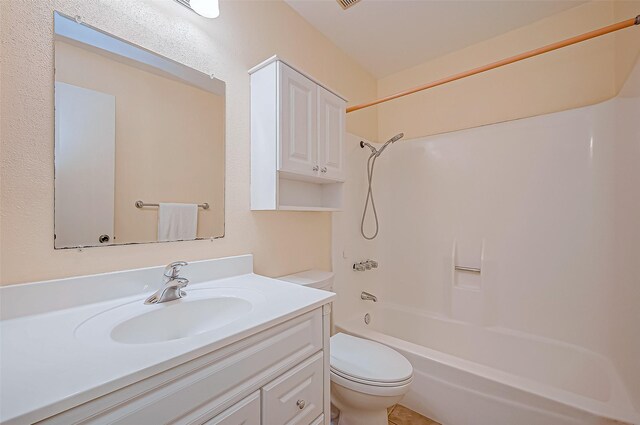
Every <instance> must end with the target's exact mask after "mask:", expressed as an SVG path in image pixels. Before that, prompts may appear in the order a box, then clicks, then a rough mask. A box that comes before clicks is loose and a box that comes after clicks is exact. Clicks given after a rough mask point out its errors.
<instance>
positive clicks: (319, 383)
mask: <svg viewBox="0 0 640 425" xmlns="http://www.w3.org/2000/svg"><path fill="white" fill-rule="evenodd" d="M323 364H324V363H323V354H322V352H319V353H316V354H315V355H313V356H312V357H310V358H309V359H307V360H305V361H304V362H302V363H301V364H299V365H298V366H296V367H294V368H293V369H291V370H290V371H288V372H286V373H285V374H284V375H282V376H280V377H279V378H277V379H276V380H274V381H273V382H271V383H269V384H267V385H266V386H264V387H263V388H262V423H263V424H268V425H281V424H282V425H284V424H287V425H308V424H310V423H312V422H313V420H314V419H316V418H317V417H318V416H319V415H320V414H322V409H323V390H324V386H323Z"/></svg>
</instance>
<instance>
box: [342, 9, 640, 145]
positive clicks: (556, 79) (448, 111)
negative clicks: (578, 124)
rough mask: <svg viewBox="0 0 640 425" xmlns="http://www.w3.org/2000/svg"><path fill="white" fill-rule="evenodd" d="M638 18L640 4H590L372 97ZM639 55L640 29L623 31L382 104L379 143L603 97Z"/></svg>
mask: <svg viewBox="0 0 640 425" xmlns="http://www.w3.org/2000/svg"><path fill="white" fill-rule="evenodd" d="M639 13H640V2H639V1H615V2H614V1H611V0H605V1H593V2H589V3H586V4H583V5H581V6H577V7H575V8H572V9H569V10H567V11H565V12H562V13H559V14H557V15H554V16H551V17H549V18H545V19H542V20H540V21H537V22H535V23H533V24H530V25H527V26H524V27H522V28H518V29H516V30H514V31H510V32H508V33H505V34H502V35H500V36H498V37H494V38H492V39H490V40H487V41H483V42H481V43H477V44H475V45H472V46H469V47H467V48H465V49H462V50H459V51H456V52H453V53H450V54H448V55H445V56H443V57H441V58H438V59H435V60H432V61H429V62H426V63H424V64H421V65H418V66H416V67H413V68H410V69H407V70H404V71H401V72H398V73H396V74H393V75H391V76H389V77H385V78H383V79H380V80H379V81H378V95H379V96H386V95H389V94H391V93H395V92H398V91H401V90H405V89H408V88H411V87H414V86H418V85H421V84H425V83H427V82H429V81H434V80H437V79H440V78H444V77H446V76H449V75H451V74H454V73H458V72H462V71H465V70H468V69H472V68H475V67H477V66H481V65H485V64H487V63H490V62H493V61H496V60H499V59H503V58H505V57H508V56H512V55H515V54H518V53H521V52H524V51H527V50H530V49H534V48H537V47H540V46H543V45H546V44H549V43H553V42H555V41H558V40H562V39H565V38H568V37H571V36H574V35H577V34H581V33H584V32H587V31H590V30H593V29H596V28H599V27H601V26H605V25H609V24H612V23H614V22H618V21H621V20H623V19H628V18H631V17H633V16H635V15H637V14H639ZM431 42H437V40H432V41H431ZM639 50H640V30H638V29H637V28H635V29H633V28H629V29H625V30H623V31H621V32H618V33H616V35H607V36H604V37H601V38H598V39H594V40H590V41H587V42H585V43H582V44H579V45H574V46H571V47H567V48H564V49H561V50H558V51H555V52H551V53H548V54H545V55H542V56H538V57H535V58H531V59H527V60H525V61H522V62H518V63H515V64H512V65H508V66H505V67H503V68H499V69H495V70H492V71H489V72H486V73H484V74H481V75H476V76H473V77H469V78H466V79H464V80H460V81H456V82H453V83H450V84H447V85H445V86H441V87H436V88H434V89H430V90H427V91H424V92H421V93H418V94H414V95H412V96H407V97H404V98H402V99H398V100H394V101H391V102H388V103H385V104H383V105H381V106H379V109H378V114H379V127H378V129H379V139H380V140H382V139H384V138H387V137H390V136H391V135H393V134H396V133H398V132H400V131H403V132H404V133H405V135H406V137H409V138H413V137H420V136H425V135H431V134H438V133H443V132H447V131H455V130H460V129H464V128H472V127H477V126H480V125H486V124H491V123H496V122H502V121H508V120H513V119H518V118H524V117H530V116H535V115H540V114H546V113H550V112H556V111H562V110H566V109H571V108H576V107H580V106H585V105H591V104H593V103H597V102H600V101H603V100H606V99H609V98H611V97H613V96H614V95H615V94H616V93H617V92H618V90H619V89H620V87H621V86H622V84H623V83H624V79H625V77H626V75H627V74H628V73H629V71H630V69H631V67H632V65H633V63H634V62H635V58H636V57H637V56H638V51H639ZM356 114H358V112H354V113H352V114H350V115H356Z"/></svg>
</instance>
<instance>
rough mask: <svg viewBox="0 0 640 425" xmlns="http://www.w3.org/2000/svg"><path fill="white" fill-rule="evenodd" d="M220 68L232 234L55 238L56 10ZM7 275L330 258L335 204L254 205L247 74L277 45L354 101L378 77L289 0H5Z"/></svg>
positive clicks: (282, 269)
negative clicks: (212, 3)
mask: <svg viewBox="0 0 640 425" xmlns="http://www.w3.org/2000/svg"><path fill="white" fill-rule="evenodd" d="M54 10H58V11H60V12H62V13H64V14H67V15H72V16H73V15H81V16H82V17H83V19H84V20H85V21H86V22H87V23H89V24H91V25H94V26H96V27H98V28H101V29H103V30H105V31H107V32H110V33H112V34H114V35H116V36H118V37H122V38H125V39H128V40H130V41H132V42H133V43H136V44H139V45H141V46H143V47H145V48H148V49H150V50H153V51H155V52H158V53H160V54H162V55H165V56H167V57H169V58H171V59H174V60H177V61H179V62H182V63H185V64H187V65H189V66H191V67H193V68H196V69H199V70H201V71H203V72H206V73H213V74H215V75H216V76H217V77H218V78H220V79H222V80H224V81H226V83H227V107H226V113H227V131H226V147H227V151H226V163H227V171H226V217H225V221H226V232H225V233H226V235H225V237H224V238H223V239H218V240H215V241H213V242H210V241H194V242H178V243H166V244H151V245H133V246H120V247H102V248H90V249H85V250H84V251H82V252H78V251H77V250H62V251H60V250H58V251H56V250H54V249H53V11H54ZM0 19H1V22H0V27H1V31H2V45H1V50H0V56H1V58H2V64H1V70H2V74H1V81H0V96H1V105H0V106H1V108H2V109H1V112H2V114H1V117H0V134H1V150H0V158H1V159H0V161H1V173H0V179H1V181H2V187H1V197H0V209H1V217H2V219H1V222H0V233H1V235H2V239H1V240H0V244H1V246H0V256H1V258H0V283H2V284H11V283H18V282H26V281H33V280H41V279H50V278H56V277H64V276H70V275H80V274H87V273H98V272H104V271H110V270H116V269H124V268H131V267H143V266H149V265H157V264H164V263H168V262H170V261H174V260H178V259H185V260H196V259H203V258H214V257H223V256H228V255H235V254H243V253H253V254H254V255H255V265H256V271H257V272H259V273H262V274H266V275H271V276H275V275H280V274H284V273H289V272H295V271H298V270H302V269H305V268H310V267H319V268H325V269H329V268H330V267H331V262H330V246H331V231H330V226H331V223H330V220H331V217H330V215H329V214H328V213H304V212H299V213H297V212H251V211H250V209H249V208H250V207H249V184H250V163H249V161H250V160H249V158H250V126H249V93H250V92H249V90H250V87H249V75H248V74H247V70H248V69H249V68H250V67H252V66H253V65H255V64H257V63H259V62H260V61H262V60H263V59H265V58H267V57H269V56H271V55H273V54H276V53H277V54H280V55H282V56H283V57H284V58H286V59H288V60H290V61H291V62H292V63H293V64H296V65H297V66H299V67H300V68H302V69H304V70H305V71H306V72H308V73H310V74H312V75H313V76H314V77H316V78H318V79H319V80H321V81H323V82H326V84H327V85H329V86H330V87H332V88H334V89H335V90H336V91H338V92H339V93H341V94H343V95H344V96H346V97H347V98H348V99H349V100H351V101H352V103H353V102H360V101H364V100H367V99H370V98H372V97H374V96H375V93H376V82H375V80H374V79H373V77H371V76H370V75H369V74H368V73H366V72H365V71H363V70H362V68H361V67H360V66H359V65H357V64H356V63H355V62H354V61H353V60H351V59H350V58H349V57H347V56H346V55H345V54H344V53H343V52H342V51H341V50H339V49H338V48H336V47H335V46H334V45H333V44H332V43H330V42H329V41H328V40H327V39H326V38H325V37H323V36H322V35H320V34H319V33H318V32H317V31H315V30H314V29H313V28H312V27H311V26H310V25H309V24H307V23H306V21H304V20H303V19H302V18H301V17H300V16H299V15H297V14H296V13H295V12H294V11H293V10H292V9H291V8H289V7H288V6H287V5H286V4H284V3H282V2H281V1H233V2H222V3H221V16H220V18H218V19H215V20H208V19H204V18H201V17H199V16H197V15H195V14H194V13H192V12H190V11H189V10H187V9H185V8H184V7H182V6H180V5H178V4H177V3H176V2H175V1H173V0H157V1H153V0H144V1H134V2H132V1H128V0H127V1H124V0H90V1H88V0H82V1H80V0H78V1H72V0H69V1H67V0H60V1H51V0H34V1H17V2H9V1H3V2H0ZM347 127H348V129H349V131H351V132H354V133H358V134H362V135H366V136H368V137H370V138H375V133H376V111H373V110H372V111H367V112H366V113H364V114H359V115H358V116H353V117H349V120H348V122H347Z"/></svg>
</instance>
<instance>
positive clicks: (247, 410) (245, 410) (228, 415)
mask: <svg viewBox="0 0 640 425" xmlns="http://www.w3.org/2000/svg"><path fill="white" fill-rule="evenodd" d="M202 425H260V391H256V392H255V393H253V394H251V395H250V396H249V397H247V398H245V399H244V400H242V401H240V402H238V403H236V404H234V405H233V406H231V407H230V408H228V409H227V410H225V411H224V412H222V413H220V414H219V415H218V416H216V417H215V418H213V419H211V420H209V421H207V422H205V423H204V424H202Z"/></svg>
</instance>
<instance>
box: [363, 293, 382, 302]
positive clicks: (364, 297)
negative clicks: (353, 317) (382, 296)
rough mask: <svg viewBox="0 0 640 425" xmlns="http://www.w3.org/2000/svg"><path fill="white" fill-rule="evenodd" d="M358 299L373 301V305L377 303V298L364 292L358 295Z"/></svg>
mask: <svg viewBox="0 0 640 425" xmlns="http://www.w3.org/2000/svg"><path fill="white" fill-rule="evenodd" d="M360 299H361V300H365V301H373V302H374V303H376V302H378V297H376V296H375V295H373V294H370V293H368V292H364V291H362V293H361V294H360Z"/></svg>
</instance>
